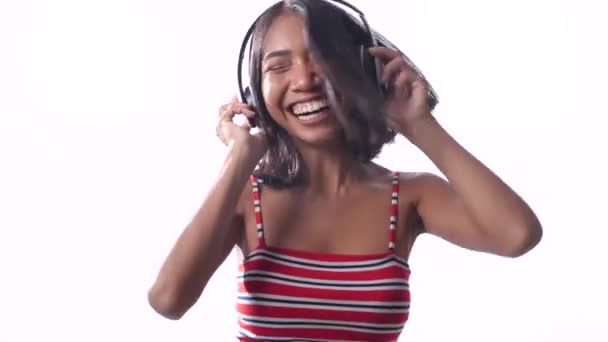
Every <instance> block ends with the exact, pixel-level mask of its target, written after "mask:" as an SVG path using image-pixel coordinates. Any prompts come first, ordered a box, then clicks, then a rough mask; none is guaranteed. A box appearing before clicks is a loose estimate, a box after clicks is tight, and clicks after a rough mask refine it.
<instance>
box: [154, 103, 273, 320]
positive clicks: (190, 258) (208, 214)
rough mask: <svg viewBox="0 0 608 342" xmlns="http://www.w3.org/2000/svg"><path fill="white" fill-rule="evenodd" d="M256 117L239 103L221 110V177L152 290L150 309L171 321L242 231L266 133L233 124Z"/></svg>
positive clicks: (185, 308)
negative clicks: (247, 189) (247, 195)
mask: <svg viewBox="0 0 608 342" xmlns="http://www.w3.org/2000/svg"><path fill="white" fill-rule="evenodd" d="M237 113H242V114H244V115H246V116H248V117H253V116H254V115H255V112H254V111H253V110H252V108H249V106H247V105H245V104H242V103H239V102H238V101H237V99H236V97H235V98H233V100H232V101H231V102H230V103H228V104H226V105H223V106H222V107H220V111H219V121H218V126H217V130H216V133H217V135H218V137H219V138H220V139H221V140H222V142H223V143H224V144H225V145H226V146H227V147H228V153H227V155H226V159H225V160H224V164H223V166H222V168H221V171H220V174H219V176H218V178H217V180H216V182H215V184H214V185H213V187H212V188H211V189H210V191H209V192H208V193H207V197H206V198H205V200H204V201H203V203H202V205H201V206H200V208H199V209H198V211H197V212H196V213H195V215H194V217H193V218H192V220H191V221H190V223H189V224H188V226H187V227H186V228H185V229H184V231H183V232H182V234H181V235H180V236H179V238H178V240H177V241H176V243H175V244H174V246H173V248H172V250H171V251H170V253H169V255H168V256H167V258H166V260H165V262H164V264H163V265H162V267H161V269H160V272H159V274H158V276H157V278H156V281H155V282H154V284H153V285H152V287H151V288H150V289H149V291H148V301H149V303H150V305H151V306H152V308H153V309H154V310H155V311H156V312H158V313H159V314H161V315H163V316H164V317H166V318H169V319H179V318H181V317H182V316H183V315H184V314H185V313H186V312H187V311H188V310H189V309H190V308H191V307H192V306H193V305H194V303H196V301H197V300H198V298H199V297H200V296H201V294H202V292H203V290H204V288H205V286H206V285H207V282H208V281H209V279H210V278H211V276H212V275H213V273H214V272H215V271H216V270H217V268H218V267H219V266H220V265H221V263H222V262H223V261H224V260H225V259H226V257H227V256H228V254H230V251H231V250H232V248H233V247H234V246H235V244H236V243H237V239H238V237H239V236H240V235H239V234H240V233H242V231H243V230H244V227H243V226H244V218H243V206H242V205H241V206H239V203H241V201H240V199H241V198H244V197H242V196H244V190H243V189H244V187H245V186H246V185H247V181H248V179H249V176H250V175H251V173H252V172H253V170H254V168H255V166H256V165H257V163H258V161H259V160H260V158H261V157H262V155H264V153H265V151H266V149H267V144H266V139H265V138H264V137H263V135H262V134H259V133H258V134H251V132H250V129H251V127H249V126H248V125H244V126H238V125H236V124H235V123H234V122H233V121H232V120H233V118H234V116H235V115H236V114H237Z"/></svg>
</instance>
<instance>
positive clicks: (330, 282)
mask: <svg viewBox="0 0 608 342" xmlns="http://www.w3.org/2000/svg"><path fill="white" fill-rule="evenodd" d="M251 274H255V275H251ZM258 274H261V275H266V276H276V277H281V278H287V279H289V280H294V281H311V282H317V283H323V284H327V285H329V286H331V285H338V286H339V285H341V284H348V285H361V286H363V285H374V284H379V283H389V282H390V283H402V284H403V285H408V283H409V282H408V281H407V279H403V278H387V279H385V278H383V279H380V280H327V279H320V278H308V277H297V276H292V275H287V274H282V273H276V272H268V271H246V272H239V273H237V276H239V277H242V276H245V275H247V276H249V277H255V276H256V275H258ZM260 278H262V277H260ZM265 279H267V278H265ZM268 280H269V281H272V280H274V279H268Z"/></svg>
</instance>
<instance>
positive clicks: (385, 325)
mask: <svg viewBox="0 0 608 342" xmlns="http://www.w3.org/2000/svg"><path fill="white" fill-rule="evenodd" d="M238 316H239V317H240V318H245V319H255V320H261V321H268V323H270V324H272V323H281V322H293V323H295V324H296V325H298V323H317V324H319V323H327V324H335V325H358V326H361V327H362V328H364V327H368V328H373V327H380V328H386V329H391V328H392V329H401V328H402V327H403V324H400V323H367V322H361V321H338V320H330V319H312V318H286V317H265V316H250V315H244V314H239V315H238ZM246 323H247V324H251V323H248V322H246ZM281 326H285V325H281ZM347 329H349V328H347Z"/></svg>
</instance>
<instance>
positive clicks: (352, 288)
mask: <svg viewBox="0 0 608 342" xmlns="http://www.w3.org/2000/svg"><path fill="white" fill-rule="evenodd" d="M251 280H259V281H264V282H266V283H274V284H283V285H289V286H293V287H299V288H309V289H316V288H320V287H322V288H323V289H326V290H338V291H344V292H348V291H384V290H402V291H406V290H407V289H408V287H407V284H403V285H401V286H399V285H377V286H373V287H371V286H368V287H364V286H335V285H319V284H302V283H294V282H291V281H286V280H280V279H269V278H265V277H256V276H250V277H247V281H251ZM240 282H241V283H242V282H243V280H242V279H240Z"/></svg>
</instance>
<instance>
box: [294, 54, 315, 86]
mask: <svg viewBox="0 0 608 342" xmlns="http://www.w3.org/2000/svg"><path fill="white" fill-rule="evenodd" d="M292 70H293V76H292V85H293V86H292V89H293V90H294V91H311V90H316V89H318V88H319V87H320V86H321V84H322V77H321V70H320V68H319V66H318V65H317V64H316V63H314V62H312V61H310V60H308V61H301V62H298V63H296V65H295V66H294V67H293V69H292Z"/></svg>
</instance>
